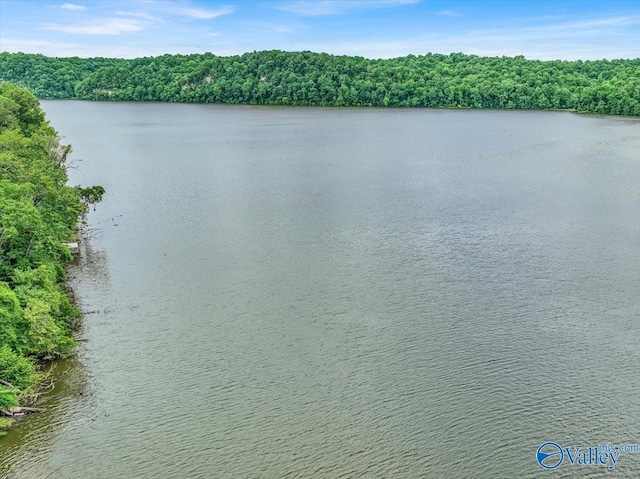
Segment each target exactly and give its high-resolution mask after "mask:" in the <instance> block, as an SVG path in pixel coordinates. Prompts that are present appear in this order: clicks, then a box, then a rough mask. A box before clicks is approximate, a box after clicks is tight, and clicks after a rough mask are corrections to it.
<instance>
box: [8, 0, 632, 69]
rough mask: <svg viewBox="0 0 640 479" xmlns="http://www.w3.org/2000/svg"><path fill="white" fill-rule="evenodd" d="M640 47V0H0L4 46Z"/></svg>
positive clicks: (548, 51)
mask: <svg viewBox="0 0 640 479" xmlns="http://www.w3.org/2000/svg"><path fill="white" fill-rule="evenodd" d="M270 49H279V50H286V51H300V50H311V51H315V52H327V53H332V54H345V55H360V56H364V57H367V58H393V57H398V56H405V55H408V54H414V55H421V54H425V53H428V52H432V53H445V54H448V53H451V52H463V53H469V54H476V55H482V56H501V55H506V56H515V55H524V56H525V57H527V58H530V59H542V60H554V59H561V60H575V59H583V60H593V59H602V58H608V59H613V58H638V57H640V0H605V1H600V0H582V1H573V0H572V1H563V0H539V1H518V0H502V1H480V0H475V1H473V0H466V1H464V0H450V1H435V0H433V1H432V0H335V1H330V0H264V1H260V0H228V1H225V0H221V1H218V0H185V1H179V0H127V1H124V0H69V1H64V0H63V1H48V0H0V51H9V52H18V51H21V52H26V53H42V54H44V55H50V56H80V57H91V56H108V57H122V58H134V57H142V56H157V55H162V54H164V53H182V54H188V53H202V52H212V53H214V54H216V55H222V56H227V55H235V54H241V53H245V52H249V51H254V50H270Z"/></svg>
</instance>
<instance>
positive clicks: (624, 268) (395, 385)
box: [0, 101, 640, 479]
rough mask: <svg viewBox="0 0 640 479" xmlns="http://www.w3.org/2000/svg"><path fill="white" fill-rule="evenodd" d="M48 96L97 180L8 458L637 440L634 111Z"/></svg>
mask: <svg viewBox="0 0 640 479" xmlns="http://www.w3.org/2000/svg"><path fill="white" fill-rule="evenodd" d="M42 105H43V108H44V110H45V111H46V113H47V118H48V119H49V120H50V121H51V123H52V124H53V126H54V127H55V128H56V129H57V130H58V131H59V133H60V135H61V136H62V137H63V142H65V143H70V144H72V145H73V154H72V155H71V163H72V165H71V166H72V169H70V172H69V173H70V177H71V183H72V184H83V185H84V186H89V185H93V184H101V185H103V186H104V187H105V189H106V191H107V193H106V195H105V197H104V200H103V202H102V203H101V204H99V205H97V207H96V208H95V211H91V213H90V215H89V224H88V229H87V238H86V239H85V240H84V241H83V243H82V246H81V254H82V259H81V260H80V262H79V264H78V265H77V266H74V267H73V268H72V269H71V272H70V281H71V284H72V286H73V288H74V290H75V292H76V296H77V298H78V300H79V302H80V304H81V306H82V308H83V310H84V311H85V313H86V314H85V318H84V324H83V327H82V329H81V331H79V333H78V337H79V338H81V339H82V340H83V341H82V342H81V343H80V346H79V348H78V357H77V358H75V359H71V360H67V361H62V362H59V363H58V364H57V365H56V374H57V375H58V376H60V377H61V378H62V380H61V382H60V383H59V384H58V386H57V388H56V391H55V394H54V397H53V399H52V400H51V401H50V403H49V404H50V407H49V408H48V410H47V411H46V412H45V413H42V414H38V415H34V416H30V417H28V418H27V419H26V420H25V421H23V422H22V423H21V425H20V426H19V427H18V428H16V430H14V431H12V432H11V433H10V434H9V435H7V436H6V437H2V438H0V471H2V472H0V474H6V475H7V477H11V478H14V477H15V478H61V479H66V478H81V477H91V478H115V477H118V478H159V477H162V478H187V477H188V478H210V477H224V478H257V477H261V478H285V477H287V478H289V477H290V478H294V477H303V478H311V477H313V478H338V477H341V478H356V477H362V478H391V477H393V478H417V477H423V478H446V477H451V478H463V477H464V478H467V477H487V478H495V477H524V478H528V477H550V476H551V475H553V477H602V476H603V475H604V474H605V473H610V474H611V472H610V471H606V467H605V466H602V465H600V466H597V465H592V466H579V465H577V464H575V465H571V464H570V463H569V459H568V458H567V457H566V454H565V456H564V460H563V463H561V465H560V466H559V467H558V468H557V469H556V470H555V471H554V472H550V471H547V470H545V469H543V468H542V467H541V466H540V465H539V464H538V462H537V460H536V453H537V450H538V448H539V446H540V445H542V444H543V443H545V442H549V441H551V442H554V443H557V444H559V445H561V447H563V448H564V447H581V448H582V449H583V450H586V449H587V448H588V447H590V446H596V445H601V444H620V443H625V444H637V443H640V348H639V347H638V344H640V321H639V319H640V153H638V152H640V120H639V119H631V118H619V117H618V118H617V117H603V116H584V115H577V114H573V113H568V112H539V111H481V110H478V111H461V110H460V111H454V110H421V109H397V110H394V109H323V108H266V107H265V108H262V107H246V106H221V105H181V104H161V103H99V102H81V101H44V102H42ZM545 451H546V452H547V453H548V452H549V451H548V449H547V450H545ZM573 451H575V449H573ZM543 452H544V451H543ZM552 460H553V457H550V459H547V460H546V462H545V464H549V461H552ZM612 474H613V475H614V476H615V477H640V453H637V454H636V453H629V454H622V455H620V456H619V460H618V461H617V464H616V465H615V469H614V471H613V473H612Z"/></svg>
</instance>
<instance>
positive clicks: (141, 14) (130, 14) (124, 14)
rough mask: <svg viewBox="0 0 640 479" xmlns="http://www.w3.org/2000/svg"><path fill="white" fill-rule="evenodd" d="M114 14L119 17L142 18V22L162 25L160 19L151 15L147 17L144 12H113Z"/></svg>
mask: <svg viewBox="0 0 640 479" xmlns="http://www.w3.org/2000/svg"><path fill="white" fill-rule="evenodd" d="M115 14H116V15H119V16H121V17H133V18H142V19H143V20H148V21H150V22H154V23H163V20H162V19H161V18H159V17H154V16H153V15H149V14H148V13H145V12H125V11H122V10H119V11H117V12H115Z"/></svg>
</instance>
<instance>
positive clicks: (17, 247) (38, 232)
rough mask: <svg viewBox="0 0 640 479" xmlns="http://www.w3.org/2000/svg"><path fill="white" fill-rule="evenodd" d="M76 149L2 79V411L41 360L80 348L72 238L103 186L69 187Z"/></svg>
mask: <svg viewBox="0 0 640 479" xmlns="http://www.w3.org/2000/svg"><path fill="white" fill-rule="evenodd" d="M69 151H70V148H69V147H68V146H63V145H61V144H60V143H59V141H58V138H57V134H56V132H55V130H54V129H53V128H52V127H51V126H50V125H49V123H48V122H47V121H46V120H45V117H44V113H43V112H42V110H41V109H40V105H39V104H38V100H37V99H36V98H35V97H34V96H33V95H32V94H31V93H30V92H29V91H28V90H26V89H24V88H18V87H16V86H15V85H11V84H9V83H0V410H1V411H3V413H1V414H0V416H1V415H3V414H4V415H9V413H8V410H9V408H11V407H14V406H17V405H18V404H19V402H21V401H22V402H24V401H25V400H28V398H29V395H30V394H32V393H33V392H34V387H36V386H37V383H38V381H39V380H40V379H42V376H41V374H38V371H37V367H36V365H37V361H39V360H42V359H49V358H54V357H59V356H62V355H65V354H67V353H69V352H70V351H71V349H72V348H73V346H74V342H73V339H72V338H71V328H72V324H73V322H74V321H75V320H76V319H77V318H78V317H79V311H78V309H77V308H76V307H75V306H74V305H73V304H72V302H71V301H70V300H69V298H68V295H67V290H66V289H65V285H64V284H65V283H64V281H65V268H64V264H65V263H66V262H67V261H69V260H70V259H71V253H70V250H69V248H68V246H67V245H66V244H65V242H69V241H73V240H74V237H75V234H76V228H77V225H78V219H79V217H80V216H82V215H83V214H84V213H85V212H86V209H87V206H88V204H89V202H91V201H99V199H100V198H101V195H102V193H104V190H103V189H102V187H99V186H97V187H92V188H87V189H83V188H72V187H70V186H68V185H67V174H66V169H65V163H66V159H67V155H68V153H69ZM8 425H9V422H8V420H7V419H2V418H0V430H2V429H3V428H6V427H8Z"/></svg>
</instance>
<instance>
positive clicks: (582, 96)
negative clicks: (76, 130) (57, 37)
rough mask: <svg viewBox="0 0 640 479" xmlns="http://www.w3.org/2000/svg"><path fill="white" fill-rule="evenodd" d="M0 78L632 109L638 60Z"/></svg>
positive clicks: (284, 60)
mask: <svg viewBox="0 0 640 479" xmlns="http://www.w3.org/2000/svg"><path fill="white" fill-rule="evenodd" d="M0 80H4V81H8V82H12V83H15V84H17V85H20V86H24V87H27V88H29V89H30V90H31V91H32V92H33V93H34V94H35V95H36V96H38V97H39V98H43V99H44V98H47V99H53V98H76V99H84V100H118V101H165V102H190V103H232V104H254V105H309V106H344V107H347V106H358V107H363V106H373V107H427V108H500V109H571V110H576V111H581V112H593V113H604V114H614V115H640V58H637V59H633V60H598V61H581V60H578V61H559V60H558V61H538V60H527V59H525V58H524V57H522V56H517V57H479V56H475V55H465V54H462V53H452V54H450V55H441V54H431V53H429V54H426V55H420V56H415V55H408V56H406V57H401V58H394V59H388V60H370V59H365V58H362V57H354V56H335V55H329V54H326V53H312V52H308V51H305V52H283V51H278V50H272V51H261V52H252V53H246V54H244V55H237V56H229V57H219V56H216V55H213V54H211V53H205V54H193V55H163V56H159V57H145V58H138V59H132V60H126V59H114V58H77V57H75V58H52V57H46V56H43V55H35V54H23V53H16V54H13V53H1V54H0Z"/></svg>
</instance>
